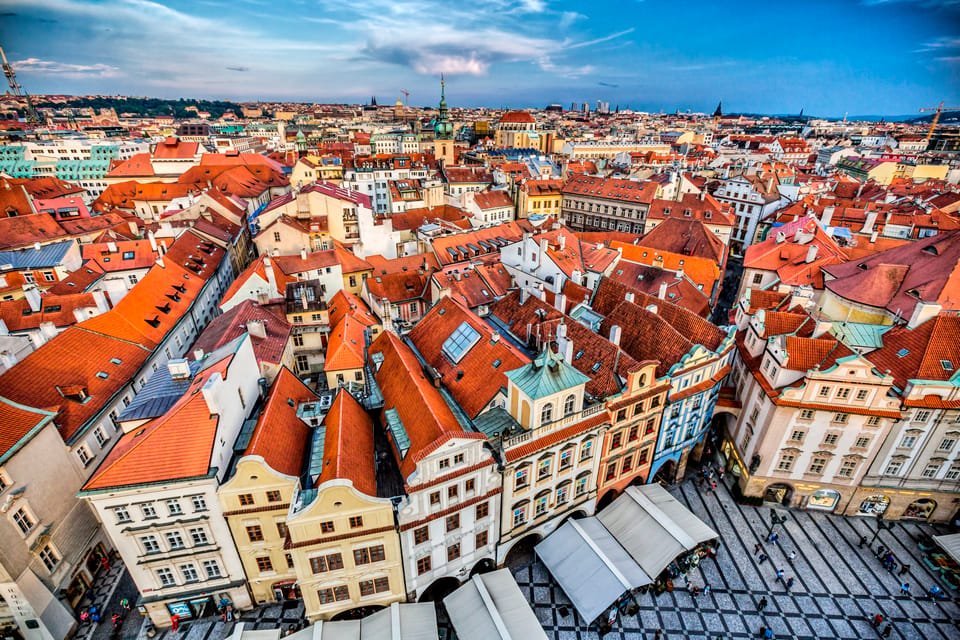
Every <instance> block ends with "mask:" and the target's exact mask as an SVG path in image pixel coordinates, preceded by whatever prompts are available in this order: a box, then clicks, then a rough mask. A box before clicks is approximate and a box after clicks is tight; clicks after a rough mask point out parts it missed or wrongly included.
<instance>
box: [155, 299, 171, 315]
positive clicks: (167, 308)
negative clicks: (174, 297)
mask: <svg viewBox="0 0 960 640" xmlns="http://www.w3.org/2000/svg"><path fill="white" fill-rule="evenodd" d="M157 309H159V310H160V311H161V312H163V313H170V303H169V302H167V303H166V304H164V305H163V306H162V307H161V306H160V305H157Z"/></svg>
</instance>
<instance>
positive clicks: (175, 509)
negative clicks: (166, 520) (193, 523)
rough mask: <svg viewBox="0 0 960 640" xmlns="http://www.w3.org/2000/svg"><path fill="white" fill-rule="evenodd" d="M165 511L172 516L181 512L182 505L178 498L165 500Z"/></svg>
mask: <svg viewBox="0 0 960 640" xmlns="http://www.w3.org/2000/svg"><path fill="white" fill-rule="evenodd" d="M167 512H168V513H169V514H170V515H172V516H178V515H180V514H181V513H183V507H181V506H180V501H179V500H167Z"/></svg>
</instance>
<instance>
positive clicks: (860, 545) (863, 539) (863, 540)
mask: <svg viewBox="0 0 960 640" xmlns="http://www.w3.org/2000/svg"><path fill="white" fill-rule="evenodd" d="M865 544H867V536H860V542H858V543H857V548H858V549H863V545H865Z"/></svg>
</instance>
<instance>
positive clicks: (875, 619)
mask: <svg viewBox="0 0 960 640" xmlns="http://www.w3.org/2000/svg"><path fill="white" fill-rule="evenodd" d="M870 624H872V625H873V628H874V629H876V628H877V627H879V626H880V625H881V624H883V614H882V613H878V614H877V615H875V616H873V621H871V623H870Z"/></svg>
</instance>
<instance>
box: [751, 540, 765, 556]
mask: <svg viewBox="0 0 960 640" xmlns="http://www.w3.org/2000/svg"><path fill="white" fill-rule="evenodd" d="M760 549H763V545H762V544H760V543H759V542H758V543H757V544H755V545H753V555H757V554H758V553H760Z"/></svg>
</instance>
